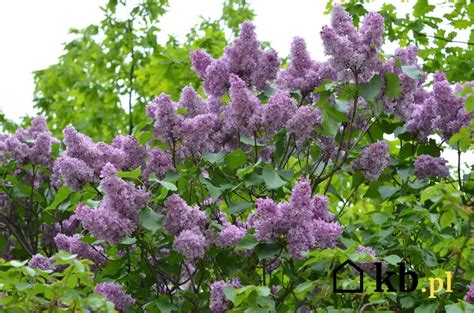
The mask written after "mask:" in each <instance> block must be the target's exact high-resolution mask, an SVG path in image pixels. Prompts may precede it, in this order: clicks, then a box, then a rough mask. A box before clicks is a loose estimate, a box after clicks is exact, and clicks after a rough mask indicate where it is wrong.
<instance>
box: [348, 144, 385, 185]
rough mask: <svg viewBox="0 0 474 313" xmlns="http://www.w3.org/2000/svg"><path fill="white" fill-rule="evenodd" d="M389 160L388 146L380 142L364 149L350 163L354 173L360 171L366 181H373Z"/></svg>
mask: <svg viewBox="0 0 474 313" xmlns="http://www.w3.org/2000/svg"><path fill="white" fill-rule="evenodd" d="M389 160H390V154H389V148H388V144H387V143H386V142H385V141H384V140H381V141H378V142H376V143H373V144H371V145H369V146H368V147H367V148H365V149H364V150H363V151H362V153H361V155H360V156H359V158H357V159H356V160H354V162H353V163H352V169H353V170H354V171H357V170H361V171H362V173H363V174H364V177H365V178H366V179H368V180H371V181H374V180H377V179H378V178H379V176H380V175H381V174H382V172H383V170H384V169H385V168H386V167H387V166H388V165H389Z"/></svg>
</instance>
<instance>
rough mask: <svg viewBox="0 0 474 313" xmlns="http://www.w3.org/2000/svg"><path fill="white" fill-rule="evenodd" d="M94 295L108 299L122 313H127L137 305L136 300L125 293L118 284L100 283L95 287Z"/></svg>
mask: <svg viewBox="0 0 474 313" xmlns="http://www.w3.org/2000/svg"><path fill="white" fill-rule="evenodd" d="M94 293H95V294H97V295H101V296H104V297H106V298H107V301H110V302H112V303H113V304H114V307H115V309H117V310H120V311H121V312H126V311H127V310H128V308H129V307H130V306H131V305H132V304H134V303H135V299H133V298H132V297H131V296H130V295H128V294H127V293H125V291H123V288H122V286H121V285H119V284H116V283H100V284H98V285H97V286H95V289H94Z"/></svg>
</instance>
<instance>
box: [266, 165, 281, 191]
mask: <svg viewBox="0 0 474 313" xmlns="http://www.w3.org/2000/svg"><path fill="white" fill-rule="evenodd" d="M262 178H263V181H264V182H265V184H266V185H267V186H268V188H270V189H278V188H280V187H282V186H284V185H286V182H285V181H284V180H283V179H281V177H280V175H278V173H277V172H275V170H274V169H273V167H272V166H271V165H270V164H267V165H265V167H264V168H263V171H262Z"/></svg>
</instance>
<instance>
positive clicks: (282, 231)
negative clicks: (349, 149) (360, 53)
mask: <svg viewBox="0 0 474 313" xmlns="http://www.w3.org/2000/svg"><path fill="white" fill-rule="evenodd" d="M327 205H328V202H327V198H326V197H324V196H315V197H311V186H310V183H309V181H307V180H305V179H303V180H300V181H299V182H298V183H297V184H296V185H295V187H294V188H293V191H292V194H291V197H290V200H289V201H288V202H283V203H280V204H275V203H274V202H273V201H272V200H270V199H257V200H256V210H255V212H254V213H252V214H251V215H250V216H249V218H248V226H249V227H253V228H255V236H256V237H257V239H258V240H260V241H266V242H270V241H273V240H275V239H277V238H278V237H279V236H281V235H286V237H287V241H288V251H289V252H290V253H291V255H292V256H293V257H294V258H297V259H300V258H302V257H303V255H302V252H304V251H309V250H311V249H313V248H315V247H317V248H319V249H325V248H328V247H334V246H335V245H336V242H337V239H338V238H339V237H340V236H341V234H342V230H343V229H342V226H341V225H339V224H338V223H337V222H335V218H334V215H333V214H332V213H330V212H329V211H328V209H327Z"/></svg>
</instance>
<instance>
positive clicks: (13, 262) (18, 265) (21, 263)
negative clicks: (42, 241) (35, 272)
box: [10, 260, 28, 267]
mask: <svg viewBox="0 0 474 313" xmlns="http://www.w3.org/2000/svg"><path fill="white" fill-rule="evenodd" d="M27 262H28V260H25V261H21V262H20V261H17V260H11V261H10V265H11V266H13V267H22V266H23V265H25V264H26V263H27Z"/></svg>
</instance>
